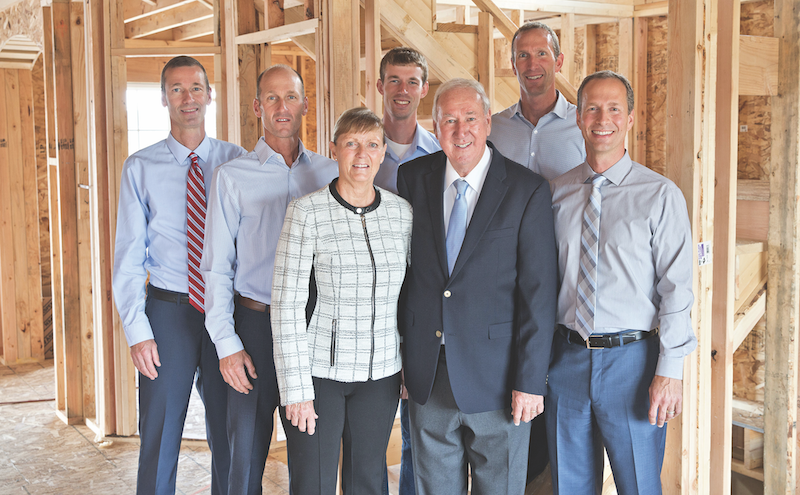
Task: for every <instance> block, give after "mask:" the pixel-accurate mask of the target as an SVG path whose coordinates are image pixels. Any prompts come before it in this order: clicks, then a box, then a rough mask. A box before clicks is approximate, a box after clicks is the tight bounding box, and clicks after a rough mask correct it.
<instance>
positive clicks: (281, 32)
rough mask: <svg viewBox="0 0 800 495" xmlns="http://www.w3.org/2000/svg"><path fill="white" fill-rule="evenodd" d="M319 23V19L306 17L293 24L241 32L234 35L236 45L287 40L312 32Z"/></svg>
mask: <svg viewBox="0 0 800 495" xmlns="http://www.w3.org/2000/svg"><path fill="white" fill-rule="evenodd" d="M318 24H319V19H308V20H306V21H300V22H296V23H293V24H286V25H284V26H280V27H275V28H270V29H266V30H264V31H256V32H254V33H248V34H241V35H239V36H237V37H236V39H235V41H236V44H237V45H260V44H262V43H279V42H281V41H289V40H291V39H292V38H295V37H297V36H303V35H304V34H314V31H315V30H316V29H317V25H318Z"/></svg>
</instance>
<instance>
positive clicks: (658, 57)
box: [646, 16, 667, 174]
mask: <svg viewBox="0 0 800 495" xmlns="http://www.w3.org/2000/svg"><path fill="white" fill-rule="evenodd" d="M646 115H647V166H648V167H649V168H651V169H653V170H655V171H656V172H658V173H660V174H664V173H665V172H666V163H667V145H666V134H667V16H660V17H650V18H648V19H647V113H646Z"/></svg>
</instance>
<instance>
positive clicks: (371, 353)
mask: <svg viewBox="0 0 800 495" xmlns="http://www.w3.org/2000/svg"><path fill="white" fill-rule="evenodd" d="M361 226H362V227H363V228H364V239H365V240H366V241H367V250H368V251H369V259H370V262H371V263H372V319H371V321H370V328H369V331H370V351H369V379H370V380H372V360H373V358H374V357H375V292H376V290H377V285H378V284H377V282H378V270H377V268H376V267H375V256H374V255H373V254H372V245H371V244H370V242H369V232H367V219H366V218H364V214H363V213H361Z"/></svg>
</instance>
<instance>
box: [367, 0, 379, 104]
mask: <svg viewBox="0 0 800 495" xmlns="http://www.w3.org/2000/svg"><path fill="white" fill-rule="evenodd" d="M364 55H365V57H366V70H365V71H364V76H365V81H366V82H365V84H366V91H365V93H366V94H365V95H364V96H365V97H366V99H367V107H368V108H369V109H370V110H372V111H373V112H375V114H376V115H383V99H382V98H381V94H380V93H379V92H378V86H377V83H378V79H380V77H381V75H380V66H381V5H380V2H379V1H378V0H364Z"/></svg>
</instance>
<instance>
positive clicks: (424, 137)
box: [374, 122, 442, 194]
mask: <svg viewBox="0 0 800 495" xmlns="http://www.w3.org/2000/svg"><path fill="white" fill-rule="evenodd" d="M440 149H442V147H441V146H439V141H437V140H436V136H434V135H433V134H431V133H430V132H428V131H427V130H426V129H425V128H424V127H422V126H421V125H419V122H418V123H417V130H416V131H415V132H414V140H413V141H412V142H411V146H410V147H409V149H407V150H406V152H405V153H404V154H403V156H397V154H396V153H395V152H394V150H393V149H392V147H391V146H387V147H386V155H385V156H384V157H383V163H381V168H379V169H378V173H377V174H376V175H375V180H374V184H375V185H376V186H378V187H382V188H384V189H387V190H389V191H392V192H393V193H394V194H397V169H398V168H399V167H400V165H402V164H404V163H405V162H407V161H411V160H413V159H415V158H419V157H421V156H425V155H430V154H431V153H435V152H437V151H439V150H440Z"/></svg>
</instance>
